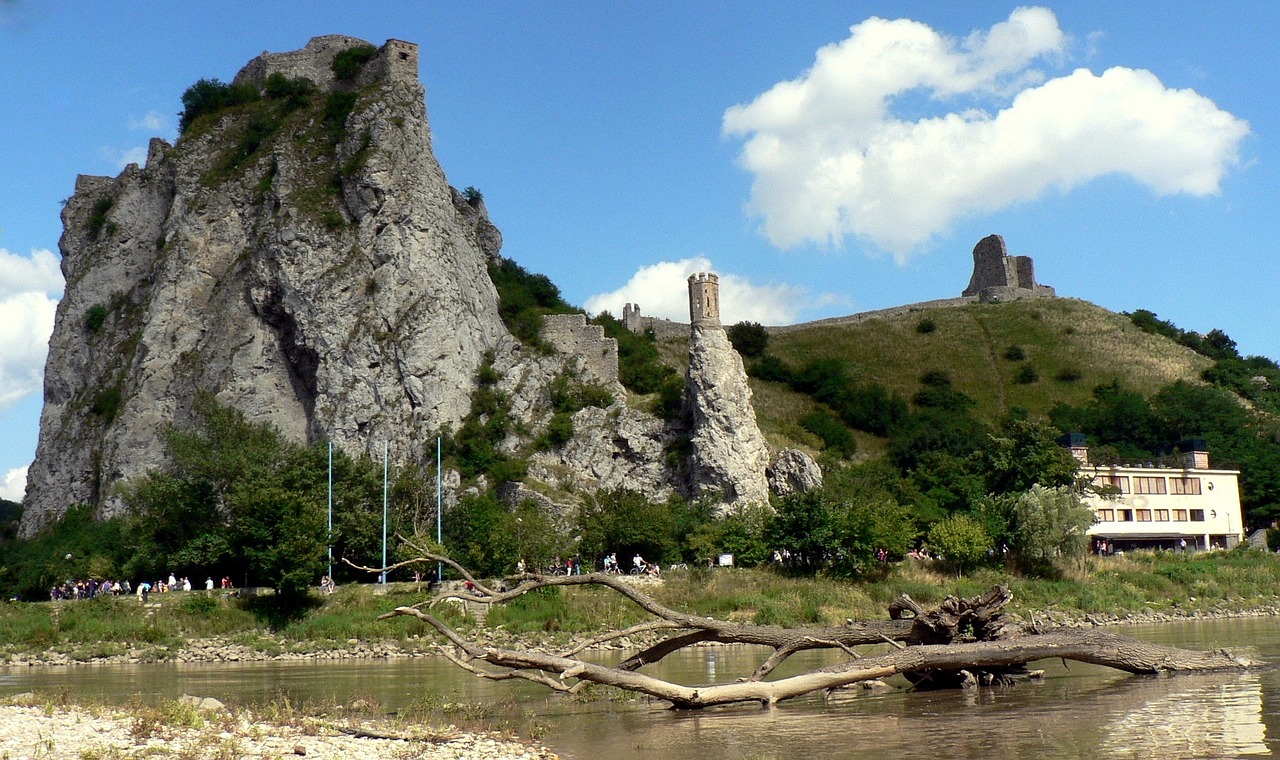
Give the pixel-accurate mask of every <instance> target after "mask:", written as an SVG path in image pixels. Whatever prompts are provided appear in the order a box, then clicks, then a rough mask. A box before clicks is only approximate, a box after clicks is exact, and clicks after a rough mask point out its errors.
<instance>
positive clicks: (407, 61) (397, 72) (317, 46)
mask: <svg viewBox="0 0 1280 760" xmlns="http://www.w3.org/2000/svg"><path fill="white" fill-rule="evenodd" d="M364 46H369V47H372V45H370V43H368V42H365V41H364V40H362V39H360V38H358V37H348V36H346V35H342V34H327V35H324V36H322V37H312V38H311V40H310V41H309V42H307V44H306V47H304V48H302V49H301V50H292V51H289V52H287V53H270V52H266V51H263V53H262V55H260V56H258V57H257V58H254V59H253V60H252V61H249V63H247V64H245V66H244V68H242V69H240V72H239V73H238V74H236V77H235V79H234V80H233V81H234V82H235V83H236V84H244V83H249V84H255V85H258V86H262V84H263V83H264V82H266V81H267V77H270V76H271V75H272V74H283V75H284V76H286V77H288V78H289V79H307V80H310V81H311V82H313V83H315V85H316V86H317V87H320V88H321V89H325V90H329V89H334V88H335V87H338V86H339V84H340V83H339V82H338V81H337V80H336V79H335V77H334V74H333V59H334V58H335V57H336V56H337V55H338V54H339V53H341V52H342V51H344V50H350V49H351V48H354V47H364ZM394 79H402V80H409V81H413V82H417V81H418V46H417V45H415V44H413V43H412V42H404V41H403V40H387V41H386V43H385V44H384V45H383V46H382V47H381V48H379V49H378V52H377V53H376V54H375V55H374V56H373V58H371V59H370V60H369V61H367V62H366V63H365V64H364V66H363V67H362V68H361V70H360V74H359V75H358V76H357V77H356V78H355V79H353V80H351V81H350V82H343V83H341V85H342V86H343V87H348V86H349V87H352V88H357V89H358V88H360V87H364V86H365V85H368V84H370V83H372V82H376V81H382V80H394Z"/></svg>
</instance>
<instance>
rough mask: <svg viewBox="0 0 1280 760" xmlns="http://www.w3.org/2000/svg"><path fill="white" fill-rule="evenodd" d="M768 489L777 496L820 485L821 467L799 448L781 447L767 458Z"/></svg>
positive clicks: (800, 491)
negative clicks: (770, 457) (771, 456)
mask: <svg viewBox="0 0 1280 760" xmlns="http://www.w3.org/2000/svg"><path fill="white" fill-rule="evenodd" d="M765 474H766V475H767V476H768V478H769V490H770V491H772V492H774V493H776V494H777V495H779V496H787V495H789V494H793V493H803V492H805V491H809V490H812V489H814V488H821V487H822V468H821V467H819V466H818V463H817V462H815V461H813V457H811V456H809V455H808V454H806V453H804V452H803V451H800V450H799V449H782V450H780V451H777V452H775V453H774V455H773V458H772V459H770V460H769V469H768V470H767V471H766V473H765Z"/></svg>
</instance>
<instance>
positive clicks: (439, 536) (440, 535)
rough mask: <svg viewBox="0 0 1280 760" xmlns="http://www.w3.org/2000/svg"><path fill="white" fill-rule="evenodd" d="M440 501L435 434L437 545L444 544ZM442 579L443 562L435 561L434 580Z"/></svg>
mask: <svg viewBox="0 0 1280 760" xmlns="http://www.w3.org/2000/svg"><path fill="white" fill-rule="evenodd" d="M440 503H441V499H440V436H436V544H437V545H438V546H444V534H443V533H442V530H441V529H442V527H443V526H444V519H443V516H442V513H441V509H440ZM443 580H444V563H443V562H437V563H436V582H437V583H439V582H441V581H443Z"/></svg>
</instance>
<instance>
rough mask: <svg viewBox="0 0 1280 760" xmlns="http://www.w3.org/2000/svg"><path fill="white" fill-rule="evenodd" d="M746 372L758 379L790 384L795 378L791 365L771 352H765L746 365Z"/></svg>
mask: <svg viewBox="0 0 1280 760" xmlns="http://www.w3.org/2000/svg"><path fill="white" fill-rule="evenodd" d="M747 374H748V375H750V376H751V377H754V378H758V379H760V380H768V381H769V382H774V383H786V384H787V385H791V383H792V381H793V380H794V379H795V377H794V375H793V374H792V372H791V367H789V366H787V363H786V362H784V361H782V360H781V359H779V358H778V357H776V356H774V355H772V354H765V355H764V356H761V357H760V358H759V359H757V360H756V361H754V362H752V363H751V364H749V365H747Z"/></svg>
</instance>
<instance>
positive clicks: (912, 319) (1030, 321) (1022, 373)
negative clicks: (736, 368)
mask: <svg viewBox="0 0 1280 760" xmlns="http://www.w3.org/2000/svg"><path fill="white" fill-rule="evenodd" d="M922 323H925V326H924V328H923V329H927V327H928V323H932V325H933V329H932V331H928V332H922V331H921V330H922ZM1012 347H1017V349H1020V352H1019V351H1018V350H1011V349H1012ZM769 353H771V354H773V355H775V356H777V357H778V358H780V359H782V360H783V361H785V362H786V363H787V364H789V365H791V366H794V367H798V366H802V365H804V364H805V363H807V362H810V361H812V360H814V359H823V358H832V359H838V360H840V361H841V362H843V363H844V364H845V366H846V367H847V368H848V370H849V372H850V374H851V375H852V376H853V377H854V379H856V380H858V381H859V382H868V383H879V384H881V385H883V386H885V387H886V388H888V389H889V390H890V391H894V392H896V393H898V394H900V395H901V396H903V397H904V398H908V399H909V398H911V396H912V395H913V394H914V393H916V392H917V391H918V390H919V389H920V378H921V377H922V376H923V375H924V373H926V372H928V371H930V370H942V371H943V372H945V373H946V374H947V375H948V376H949V377H950V378H951V381H952V385H953V387H954V388H955V389H956V390H958V391H960V392H961V393H964V394H966V395H967V396H969V397H970V398H972V399H973V401H974V402H975V406H974V408H973V409H972V411H971V414H972V416H973V417H975V418H976V419H978V420H981V421H982V422H985V423H987V424H995V423H997V422H998V421H999V420H1001V419H1002V418H1004V417H1005V416H1006V415H1008V414H1009V413H1010V412H1011V411H1014V410H1017V409H1022V410H1026V411H1028V412H1030V413H1031V414H1032V415H1036V416H1039V415H1044V414H1047V413H1048V411H1049V410H1050V409H1051V408H1052V407H1053V406H1054V404H1057V403H1066V404H1071V405H1080V404H1083V403H1085V402H1086V401H1088V400H1089V398H1090V397H1091V395H1092V391H1093V389H1094V388H1095V387H1096V386H1098V385H1102V384H1105V383H1109V382H1111V381H1113V380H1115V381H1119V382H1120V383H1121V384H1122V385H1124V386H1125V387H1127V388H1130V389H1132V390H1135V391H1138V392H1139V393H1142V394H1143V395H1152V394H1154V393H1156V392H1157V391H1159V390H1160V389H1161V388H1162V387H1164V386H1166V385H1168V384H1169V383H1172V382H1175V381H1177V380H1186V381H1189V382H1197V383H1199V382H1202V381H1201V380H1200V376H1201V373H1202V372H1203V371H1204V370H1205V369H1206V368H1208V367H1209V366H1211V365H1212V364H1213V362H1212V361H1211V360H1209V359H1208V358H1206V357H1204V356H1201V355H1200V354H1197V353H1195V352H1194V351H1192V350H1190V349H1188V348H1186V347H1184V346H1181V345H1179V344H1177V343H1175V342H1174V341H1172V340H1170V339H1168V338H1165V337H1163V336H1160V335H1153V334H1150V333H1147V332H1143V331H1142V330H1140V329H1139V328H1138V327H1136V326H1135V325H1134V324H1133V322H1132V321H1131V320H1130V319H1129V318H1128V317H1127V316H1125V315H1122V314H1116V313H1114V312H1110V311H1107V310H1106V309H1103V308H1102V307H1099V306H1095V305H1094V304H1091V303H1087V302H1085V301H1080V300H1076V299H1037V300H1026V301H1013V302H1009V303H998V304H968V305H963V306H940V307H934V308H922V309H919V310H909V309H904V310H901V311H895V312H894V313H891V314H888V315H885V316H872V317H869V318H862V319H859V318H857V317H851V318H850V321H848V322H844V323H836V324H832V323H831V322H824V323H815V324H811V325H801V326H796V327H792V328H784V329H780V330H775V331H772V333H771V335H770V339H769ZM1019 353H1021V355H1022V356H1023V357H1024V358H1022V359H1016V358H1007V357H1011V356H1012V357H1016V356H1018V354H1019ZM1027 367H1030V368H1031V371H1033V372H1034V377H1035V378H1036V379H1034V380H1030V377H1031V376H1030V375H1028V374H1027V372H1028V370H1027V369H1026V368H1027ZM1028 380H1030V381H1029V382H1028ZM752 390H753V391H754V392H755V394H756V415H757V417H758V419H759V422H760V425H761V427H762V428H763V429H764V431H765V435H766V436H767V437H768V438H769V439H770V443H772V444H774V445H778V446H786V445H800V446H801V447H803V448H809V449H813V448H815V447H816V446H817V445H819V443H818V441H817V440H816V439H815V437H814V436H813V435H812V434H811V433H808V432H806V431H804V430H803V429H802V428H801V427H800V426H799V419H800V418H801V417H802V416H804V414H806V413H808V412H809V411H811V410H812V409H813V407H814V403H813V401H812V400H810V399H809V397H808V396H806V395H805V394H800V393H796V392H794V391H792V390H790V389H789V388H788V387H787V386H786V385H785V384H783V383H777V382H768V381H762V380H759V379H753V380H752ZM857 436H858V441H859V444H860V450H862V451H863V452H865V453H867V454H874V453H875V452H877V451H878V450H879V449H880V448H881V444H879V443H878V442H877V441H875V440H874V437H873V436H870V435H868V434H866V433H857Z"/></svg>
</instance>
